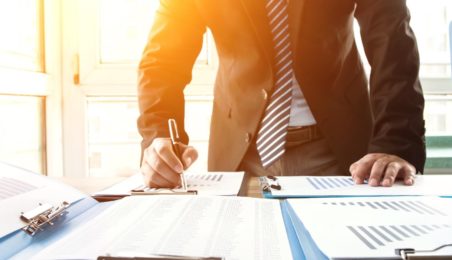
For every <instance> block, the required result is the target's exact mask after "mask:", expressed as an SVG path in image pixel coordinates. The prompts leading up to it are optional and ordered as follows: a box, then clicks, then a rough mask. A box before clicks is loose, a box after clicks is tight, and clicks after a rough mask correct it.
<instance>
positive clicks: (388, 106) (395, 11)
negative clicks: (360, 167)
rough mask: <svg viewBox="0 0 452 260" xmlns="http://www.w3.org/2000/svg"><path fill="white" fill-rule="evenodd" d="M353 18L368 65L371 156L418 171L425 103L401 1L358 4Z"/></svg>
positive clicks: (412, 38)
mask: <svg viewBox="0 0 452 260" xmlns="http://www.w3.org/2000/svg"><path fill="white" fill-rule="evenodd" d="M355 16H356V18H357V20H358V22H359V25H360V28H361V37H362V40H363V45H364V49H365V53H366V56H367V59H368V61H369V63H370V65H371V75H370V102H371V109H372V113H373V117H374V127H373V133H372V137H371V140H370V143H369V152H370V153H388V154H394V155H397V156H400V157H401V158H403V159H405V160H407V161H408V162H410V163H411V164H413V165H414V166H415V167H416V169H417V170H418V171H421V172H422V171H423V168H424V163H425V137H424V135H425V127H424V120H423V110H424V98H423V94H422V88H421V85H420V82H419V78H418V74H419V54H418V50H417V45H416V39H415V36H414V33H413V31H412V30H411V28H410V26H409V21H410V14H409V10H408V8H407V6H406V2H405V0H357V1H356V11H355Z"/></svg>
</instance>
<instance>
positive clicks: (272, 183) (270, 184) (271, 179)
mask: <svg viewBox="0 0 452 260" xmlns="http://www.w3.org/2000/svg"><path fill="white" fill-rule="evenodd" d="M261 183H262V184H261V186H262V190H263V191H265V192H271V189H274V190H281V185H279V183H278V178H276V177H275V176H272V175H268V176H267V177H261Z"/></svg>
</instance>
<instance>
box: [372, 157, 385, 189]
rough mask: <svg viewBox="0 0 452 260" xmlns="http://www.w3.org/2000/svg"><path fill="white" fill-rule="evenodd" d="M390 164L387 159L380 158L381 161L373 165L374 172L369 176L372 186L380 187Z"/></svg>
mask: <svg viewBox="0 0 452 260" xmlns="http://www.w3.org/2000/svg"><path fill="white" fill-rule="evenodd" d="M388 163H389V161H388V160H387V159H386V158H380V159H379V160H377V161H375V162H374V163H373V165H372V170H371V171H370V176H369V185H370V186H373V187H376V186H379V185H380V182H381V179H382V178H383V176H384V174H385V171H386V167H387V166H388Z"/></svg>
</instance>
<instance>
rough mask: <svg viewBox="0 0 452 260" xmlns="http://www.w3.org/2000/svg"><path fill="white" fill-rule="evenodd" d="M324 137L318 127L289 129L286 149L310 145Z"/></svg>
mask: <svg viewBox="0 0 452 260" xmlns="http://www.w3.org/2000/svg"><path fill="white" fill-rule="evenodd" d="M322 137H323V135H322V133H321V132H320V129H319V128H318V127H317V125H310V126H300V127H289V128H288V131H287V137H286V147H288V148H289V147H294V146H297V145H301V144H305V143H309V142H312V141H315V140H318V139H321V138H322Z"/></svg>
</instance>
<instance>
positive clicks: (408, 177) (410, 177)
mask: <svg viewBox="0 0 452 260" xmlns="http://www.w3.org/2000/svg"><path fill="white" fill-rule="evenodd" d="M403 171H404V173H405V175H404V176H403V183H404V184H405V185H413V184H414V180H415V178H416V170H415V168H414V167H412V166H410V165H408V164H406V165H403Z"/></svg>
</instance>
